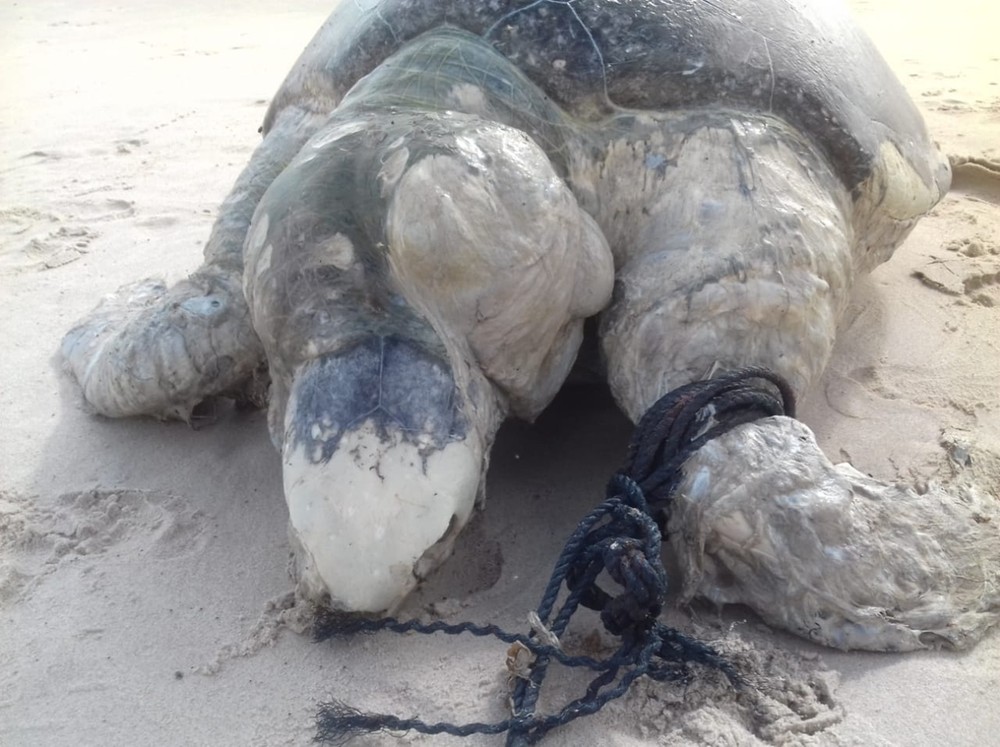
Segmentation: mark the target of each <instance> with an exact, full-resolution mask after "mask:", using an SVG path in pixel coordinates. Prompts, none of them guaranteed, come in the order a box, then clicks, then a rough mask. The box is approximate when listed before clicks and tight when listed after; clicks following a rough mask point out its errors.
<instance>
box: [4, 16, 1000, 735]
mask: <svg viewBox="0 0 1000 747" xmlns="http://www.w3.org/2000/svg"><path fill="white" fill-rule="evenodd" d="M329 5H330V3H329V2H318V1H317V0H310V1H308V2H300V3H297V6H298V7H299V9H298V10H296V11H294V12H291V11H280V10H276V8H275V6H274V4H271V3H265V2H262V1H261V0H235V1H234V2H230V3H225V4H218V6H217V9H212V8H208V7H207V6H206V4H205V3H202V2H192V1H191V0H175V2H172V3H163V4H154V3H134V4H131V5H127V6H125V7H121V6H119V5H118V4H114V3H105V2H90V3H64V2H57V1H56V0H36V1H35V2H30V3H26V2H21V3H14V2H3V3H0V28H2V30H3V34H2V37H0V69H2V70H3V73H2V77H0V86H2V89H0V92H2V95H0V190H2V191H0V302H2V304H3V307H2V310H3V313H2V315H0V341H2V343H3V353H2V355H0V424H2V426H3V427H2V428H0V744H4V745H29V744H30V745H38V744H44V745H138V744H148V743H153V742H156V743H160V744H213V745H215V744H219V745H228V744H232V745H247V744H261V745H277V744H305V743H308V741H309V740H310V739H311V737H312V733H313V731H312V714H313V711H314V705H315V703H316V701H317V700H319V699H322V698H327V697H331V696H333V697H339V698H342V699H345V700H347V701H349V702H351V703H352V704H355V705H358V706H361V707H363V708H365V709H368V710H388V711H392V712H395V713H398V714H400V715H404V716H408V715H411V714H420V715H422V716H424V717H426V718H432V719H433V718H440V717H444V718H448V717H452V718H455V719H457V720H468V719H482V720H494V719H499V718H502V717H503V714H504V698H505V696H504V691H503V684H504V683H503V679H504V678H503V675H502V674H501V669H502V667H503V659H504V653H505V651H504V647H503V646H499V645H497V644H493V643H487V642H482V641H478V640H473V641H456V640H453V639H442V638H427V639H423V638H405V639H403V638H396V637H392V636H383V637H378V638H369V639H359V640H353V641H348V642H346V643H338V644H324V645H320V646H317V645H313V644H312V643H310V641H309V640H308V638H307V637H305V636H302V635H298V634H296V633H295V632H292V631H291V630H289V629H287V628H283V627H282V626H281V625H280V624H279V623H280V620H282V619H289V621H290V622H291V623H292V627H295V622H296V621H295V614H294V610H293V611H291V612H284V613H283V612H282V607H283V605H284V600H285V598H286V596H287V594H288V592H289V591H290V590H291V588H292V585H291V582H290V580H289V578H288V576H287V574H286V570H285V565H286V559H287V553H288V546H287V542H286V538H285V523H286V512H285V508H284V504H283V501H282V499H281V480H280V470H279V461H278V456H277V454H276V453H275V452H274V450H273V449H272V447H271V445H270V443H269V442H268V439H267V435H266V433H265V427H264V415H263V414H262V413H253V414H239V413H234V412H231V411H222V412H220V413H218V419H217V422H215V423H214V424H212V425H210V426H208V427H204V428H202V429H201V430H197V431H194V430H191V429H190V428H188V427H186V426H184V425H181V424H176V423H175V424H160V423H155V422H149V421H122V422H109V421H106V420H102V419H98V418H95V417H92V416H90V415H88V414H86V413H85V412H84V411H83V410H82V408H81V406H80V400H79V397H78V395H77V393H76V392H75V391H74V389H73V387H72V386H71V385H70V384H69V383H68V382H66V381H65V380H63V379H61V378H60V377H59V375H58V372H57V371H56V370H55V368H54V367H53V366H52V356H53V353H54V352H55V350H56V348H57V346H58V343H59V340H60V338H61V336H62V334H63V332H64V331H65V330H66V329H68V327H69V326H70V325H71V323H72V322H74V321H75V320H76V319H77V318H79V317H80V316H81V315H83V314H85V313H86V312H88V311H89V310H90V309H91V308H92V307H93V306H94V304H95V302H96V301H97V299H98V297H99V296H100V295H101V294H104V293H108V292H111V291H113V290H114V289H115V288H116V287H118V286H119V285H121V284H122V283H124V282H127V281H130V280H133V279H137V278H140V277H143V276H146V275H165V276H166V277H167V278H168V279H169V280H176V279H178V278H180V277H183V275H184V274H185V273H187V272H189V271H190V270H192V269H193V268H194V267H196V266H197V264H198V262H199V258H200V252H201V245H202V243H203V242H204V240H205V238H206V237H207V234H208V230H209V227H210V225H211V221H212V218H213V215H214V211H215V209H216V206H217V205H218V203H219V202H220V201H221V199H222V198H223V196H224V195H225V194H226V192H227V190H228V188H229V186H230V184H231V182H232V180H233V179H234V178H235V176H236V173H237V172H238V170H239V169H240V168H241V167H242V165H243V164H244V163H245V162H246V159H247V158H248V156H249V154H250V152H251V150H252V148H253V147H254V145H255V144H256V142H257V135H256V128H257V126H258V124H259V122H260V119H261V117H262V115H263V111H264V106H265V102H266V100H267V98H268V97H269V96H270V95H271V94H272V93H273V92H274V91H275V89H276V87H277V86H278V84H279V83H280V81H281V80H282V78H283V77H284V75H285V72H286V70H287V69H288V67H289V66H290V64H291V63H292V61H293V60H294V59H295V57H296V56H297V54H298V52H299V51H300V50H301V48H302V46H303V45H304V44H305V42H306V41H307V40H308V39H309V37H310V36H311V35H312V33H313V31H314V30H315V28H316V27H317V26H318V24H319V23H320V22H321V21H322V19H323V18H324V17H325V16H326V14H327V12H328V10H329ZM853 5H854V6H855V7H856V9H857V11H858V12H859V14H860V17H861V19H862V22H863V23H864V24H865V25H866V27H867V28H869V29H870V31H871V33H872V34H873V35H874V37H875V39H876V41H877V42H878V43H879V44H880V45H881V47H882V48H883V50H884V53H885V54H886V56H887V57H888V59H889V60H890V62H891V63H892V64H893V65H894V66H895V68H896V70H897V71H898V74H899V75H900V77H901V79H902V80H903V81H904V82H905V83H906V85H907V86H908V88H909V90H910V91H911V93H912V94H913V96H914V98H915V99H916V100H917V101H918V102H919V103H920V104H921V106H922V108H923V109H924V111H925V112H926V114H927V119H928V122H929V125H930V126H931V128H932V130H933V132H934V134H935V136H936V137H937V138H938V139H939V140H940V142H941V144H942V147H943V148H944V149H945V151H946V152H948V153H950V154H954V155H956V156H960V157H971V158H973V159H980V161H981V162H982V163H984V164H986V167H983V166H981V165H970V166H965V167H961V168H960V169H959V170H958V172H957V176H956V182H955V184H956V189H955V191H954V192H953V193H952V194H951V195H950V196H949V197H948V198H947V199H946V200H945V201H944V202H943V203H942V204H941V205H940V206H939V207H938V208H936V209H935V211H934V212H933V214H932V215H931V216H930V217H928V218H927V219H926V220H925V221H924V222H923V223H922V224H921V225H920V226H919V227H918V228H917V230H916V231H915V232H914V233H913V235H912V237H911V238H910V239H909V241H908V242H907V243H906V245H905V246H904V247H903V248H902V249H901V250H900V251H899V252H898V254H897V255H896V257H895V258H894V259H893V260H892V261H891V262H890V263H889V264H888V265H887V266H884V267H882V268H881V269H879V270H878V271H877V272H876V273H875V275H874V276H873V277H872V278H871V279H870V280H867V281H865V282H863V283H862V284H861V285H860V287H859V288H858V290H857V294H856V301H855V304H854V306H853V307H852V308H851V310H850V312H849V314H848V316H847V319H846V320H845V323H844V327H843V333H842V338H841V342H840V344H839V347H838V351H837V353H836V356H835V359H834V361H833V363H832V364H831V366H830V370H829V372H828V375H827V376H826V377H825V379H824V381H823V382H822V384H821V386H820V387H818V389H817V391H815V392H814V393H813V394H812V395H811V397H810V398H809V400H808V401H807V402H806V403H805V404H804V407H803V411H802V413H801V414H802V417H803V419H804V420H805V421H806V422H807V423H809V424H810V425H811V426H812V427H813V428H814V429H815V430H816V432H817V435H818V437H819V439H820V443H821V445H822V446H823V447H824V449H825V450H826V451H827V453H828V454H829V455H830V456H831V457H832V458H834V459H835V460H836V459H847V458H849V459H850V460H851V461H852V462H853V463H854V464H855V465H856V466H857V467H858V468H860V469H862V470H865V471H869V472H871V473H873V474H876V475H880V476H882V477H885V478H899V479H903V480H914V479H928V478H935V479H947V478H948V477H949V476H950V474H951V472H952V470H953V469H955V467H954V466H953V463H951V462H949V459H948V455H947V452H948V450H949V449H952V450H953V449H954V444H955V443H958V444H959V445H960V448H962V449H966V450H971V454H972V464H971V467H970V469H974V470H976V471H977V476H978V479H979V480H980V482H981V484H982V485H984V486H985V487H986V488H987V489H989V490H992V491H993V492H994V494H996V493H997V492H998V491H997V488H998V486H1000V385H998V383H997V379H998V371H1000V346H998V340H1000V255H998V252H1000V211H998V207H997V206H998V203H1000V173H998V172H997V171H996V169H997V168H998V167H997V166H996V164H997V163H998V162H1000V46H998V44H997V42H996V29H997V28H1000V11H996V10H988V8H991V7H992V6H991V4H988V3H982V2H976V1H975V0H954V1H953V2H950V3H948V4H947V5H944V6H942V5H941V4H940V3H932V2H929V0H917V1H916V2H914V1H913V0H910V1H908V2H904V1H903V0H878V1H873V2H862V1H860V0H857V1H856V2H854V3H853ZM223 8H224V9H223ZM989 16H992V18H991V17H989ZM990 162H992V163H993V164H994V166H993V167H992V168H993V169H994V171H992V172H991V171H990V168H989V163H990ZM914 272H919V273H922V274H923V275H922V278H923V279H920V278H917V277H915V276H914V274H913V273H914ZM583 405H584V403H583V402H582V401H581V400H579V399H578V400H576V401H574V400H573V398H572V397H570V398H568V399H563V400H561V401H560V402H558V403H557V404H556V406H555V407H554V410H553V412H552V413H551V414H550V415H547V416H545V417H543V419H542V421H541V422H540V423H539V424H537V425H536V426H535V427H534V428H528V427H525V426H514V427H510V428H508V429H506V430H505V432H504V434H503V435H502V437H501V440H500V442H499V443H498V445H497V447H496V451H495V456H494V459H493V466H492V468H491V473H490V484H489V493H490V503H489V508H488V510H487V512H486V513H485V515H484V516H483V517H482V518H481V519H480V520H478V521H477V522H475V523H474V525H473V526H472V527H470V529H469V530H468V531H467V533H466V535H465V537H464V538H463V539H462V541H461V542H460V543H459V548H458V550H457V554H456V557H455V559H454V560H453V561H452V562H450V563H449V564H448V565H447V566H446V567H445V568H444V569H443V570H442V572H441V573H440V574H439V575H438V576H437V577H436V578H435V579H434V580H433V581H432V582H431V583H430V584H429V586H428V588H427V589H425V590H424V591H423V592H422V593H421V594H420V595H418V596H417V598H415V599H414V600H413V601H412V603H411V604H410V605H409V607H408V609H407V610H406V611H407V612H409V613H410V614H417V615H419V614H425V610H426V609H427V608H428V607H429V606H431V605H433V610H432V611H433V612H434V614H436V615H438V616H444V617H446V618H448V619H452V620H458V619H470V620H477V621H490V622H497V623H500V624H504V625H507V626H511V627H522V626H523V620H524V615H525V613H526V611H527V610H528V609H530V608H532V607H533V606H534V605H535V603H536V598H537V596H538V594H539V591H540V589H541V587H542V584H543V580H544V579H543V577H545V576H547V574H548V569H549V567H550V565H551V562H552V560H553V558H554V555H555V553H556V552H557V551H558V548H559V546H560V544H561V538H562V537H564V536H565V534H566V533H567V532H568V531H569V529H570V528H571V526H572V525H573V524H574V523H575V521H576V520H577V518H578V517H579V516H580V515H581V514H582V513H583V512H584V511H585V510H586V509H587V507H589V505H590V504H592V503H593V502H594V501H596V500H597V499H598V498H599V497H600V491H601V488H602V485H603V483H604V481H605V479H606V477H607V476H608V475H609V474H610V473H611V472H612V471H613V469H614V468H615V467H616V466H617V464H618V461H619V459H620V457H621V455H622V450H623V448H624V443H625V441H626V439H627V435H628V426H627V424H626V423H625V422H624V420H623V419H622V418H621V417H620V416H619V415H617V414H616V413H615V412H614V410H613V408H612V407H611V406H610V405H609V404H608V403H606V402H605V403H601V404H598V405H597V406H594V405H593V404H592V403H590V402H587V403H586V405H587V406H586V407H584V406H583ZM945 433H946V436H943V435H942V434H945ZM958 453H959V455H961V453H962V452H961V451H959V452H958ZM701 615H702V616H701V618H700V620H699V624H700V625H702V626H703V627H704V632H705V634H706V635H709V636H712V637H716V636H720V635H722V634H723V633H725V632H726V631H727V630H729V628H728V627H724V626H723V621H722V620H720V618H719V617H718V616H716V615H714V614H710V613H704V612H703V613H701ZM747 617H749V616H747V615H744V614H742V613H740V612H739V611H737V612H734V613H729V614H727V615H726V617H725V618H724V620H725V625H728V624H729V623H730V622H731V623H733V626H732V632H730V633H729V637H728V639H727V640H726V641H724V642H723V644H722V645H723V646H725V647H727V648H728V649H729V650H730V651H731V652H734V655H735V656H736V657H737V659H739V660H741V661H746V662H750V661H751V660H752V661H755V662H756V664H757V668H758V669H759V670H760V671H761V672H762V674H761V678H762V679H761V682H760V692H761V694H759V695H745V696H741V697H740V698H736V697H735V696H734V695H733V694H732V693H731V692H729V691H727V690H726V688H724V687H722V686H720V685H718V684H717V683H714V681H711V680H706V681H705V682H703V683H701V684H698V685H696V686H693V687H691V688H689V689H688V690H686V691H685V690H681V689H678V688H672V687H670V686H668V685H649V684H645V685H641V686H640V687H638V688H637V689H636V691H635V692H634V693H632V694H630V695H629V696H628V697H627V698H626V699H625V700H623V701H622V702H619V703H617V704H615V705H613V706H611V707H609V708H608V709H607V710H606V711H605V712H602V713H601V714H599V715H598V716H596V717H593V718H590V719H586V720H584V721H580V722H577V723H576V724H575V725H573V726H572V727H570V728H567V729H564V730H561V731H559V732H557V733H555V734H554V735H553V736H552V738H551V741H550V742H549V743H551V744H554V745H580V744H585V745H591V744H596V745H639V744H667V743H670V744H677V743H679V741H686V742H689V743H693V744H701V743H703V744H724V745H744V744H753V743H755V742H756V740H765V741H766V740H770V741H776V742H779V743H782V744H824V745H825V744H858V745H871V744H893V745H943V744H947V745H986V744H996V743H997V742H996V740H997V735H998V734H1000V709H998V708H997V707H996V702H997V701H996V697H997V696H996V693H997V692H998V689H1000V635H997V634H993V635H992V636H990V637H988V638H987V639H986V640H985V641H984V642H983V643H981V644H980V645H979V646H978V647H977V648H976V649H975V650H973V651H972V652H971V653H968V654H964V655H955V654H949V653H927V654H908V655H900V656H893V655H862V654H842V653H835V652H829V651H824V650H820V649H818V648H814V647H811V646H809V645H808V644H805V643H802V642H799V641H797V640H793V639H791V638H789V637H786V636H781V635H776V634H773V633H770V632H768V631H766V630H763V629H762V628H761V626H760V625H759V623H757V622H756V621H755V620H754V619H753V618H752V617H749V619H746V618H747ZM744 620H745V622H744ZM682 622H684V624H685V625H690V624H691V623H690V621H686V620H682ZM593 624H594V620H593V619H592V618H591V619H587V620H582V621H580V623H579V624H578V625H577V626H576V627H575V629H576V630H578V631H579V634H580V635H584V634H586V632H587V631H588V629H589V627H590V626H591V625H593ZM838 682H839V684H838ZM565 686H566V682H565V681H561V684H559V685H557V687H556V692H557V694H562V695H565V694H566V692H567V690H566V687H565ZM823 727H826V728H823ZM799 732H802V733H801V734H799ZM808 732H815V733H813V734H812V735H811V736H809V735H808ZM443 741H444V740H442V739H433V738H431V739H420V738H417V737H412V736H408V737H404V738H402V739H398V738H395V737H387V736H381V737H373V738H371V739H369V740H367V743H368V744H383V743H385V744H398V743H400V742H402V743H411V742H413V743H420V744H438V743H442V742H443ZM500 741H502V740H500ZM500 741H498V740H496V739H493V740H478V741H476V740H471V743H473V744H498V743H500Z"/></svg>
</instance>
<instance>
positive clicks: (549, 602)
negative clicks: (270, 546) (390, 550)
mask: <svg viewBox="0 0 1000 747" xmlns="http://www.w3.org/2000/svg"><path fill="white" fill-rule="evenodd" d="M751 382H754V383H751ZM794 411H795V400H794V397H793V395H792V391H791V388H790V387H789V386H788V384H787V383H786V382H785V381H784V380H783V379H781V378H780V377H779V376H777V375H776V374H774V373H772V372H770V371H767V370H766V369H761V368H746V369H742V370H739V371H735V372H733V373H731V374H728V375H725V376H721V377H719V378H717V379H710V380H708V381H699V382H695V383H693V384H688V385H687V386H684V387H680V388H679V389H675V390H674V391H672V392H670V393H668V394H667V395H665V396H664V397H662V398H661V399H660V400H658V401H657V402H656V403H655V404H654V405H653V406H652V407H651V408H650V409H649V410H648V411H647V412H646V414H645V415H644V416H643V417H642V419H641V420H640V421H639V424H638V425H637V426H636V430H635V433H634V435H633V438H632V441H631V443H630V445H629V449H628V455H627V457H626V460H625V465H624V466H623V468H622V469H621V470H619V471H618V472H617V473H616V474H615V475H614V476H613V477H612V478H611V480H610V481H609V482H608V486H607V490H606V493H605V499H604V501H603V502H602V503H601V504H600V505H599V506H597V507H596V508H595V509H594V510H593V511H591V512H590V513H589V514H587V516H586V517H584V519H583V520H582V521H581V522H580V523H579V524H578V525H577V527H576V529H575V530H574V531H573V533H572V534H571V535H570V537H569V539H568V540H567V542H566V545H565V546H564V547H563V550H562V552H561V553H560V555H559V558H558V560H557V561H556V564H555V567H554V568H553V570H552V575H551V577H550V579H549V582H548V584H547V585H546V587H545V591H544V592H543V593H542V598H541V601H540V603H539V605H538V608H537V615H538V618H539V620H540V621H541V622H542V624H543V625H544V626H545V627H546V628H547V630H549V631H550V632H551V633H552V634H553V635H554V636H555V637H556V638H557V639H558V638H560V637H561V636H562V634H563V633H564V632H565V630H566V627H567V626H568V625H569V621H570V619H571V618H572V617H573V615H574V614H575V612H576V611H577V609H579V607H580V606H581V605H583V606H584V607H588V608H590V609H594V610H597V611H599V612H600V617H601V623H602V624H603V625H604V627H605V629H606V630H607V631H608V632H609V633H611V634H612V635H613V636H615V637H616V638H618V639H619V641H620V643H619V646H618V649H617V650H616V651H615V652H614V654H612V655H611V656H610V657H608V658H607V659H603V660H598V659H593V658H590V657H586V656H569V655H567V654H566V653H565V652H563V651H562V650H561V649H559V648H558V647H556V646H552V645H548V644H546V643H545V642H543V641H541V640H539V639H538V637H537V635H536V634H535V633H532V634H530V635H522V634H518V633H509V632H507V631H505V630H503V629H501V628H498V627H496V626H494V625H475V624H473V623H469V622H464V623H457V624H448V623H444V622H433V623H420V622H418V621H416V620H408V621H400V620H396V619H394V618H382V619H377V620H370V619H364V618H358V617H356V616H348V615H344V614H338V613H336V612H332V611H323V612H321V613H320V614H319V615H318V616H317V619H316V622H315V624H314V627H313V635H314V638H316V640H326V639H328V638H331V637H340V636H349V635H354V634H357V633H374V632H378V631H383V630H389V631H394V632H397V633H408V632H415V633H422V634H428V635H430V634H434V633H444V634H446V635H460V634H463V633H468V634H470V635H474V636H486V637H493V638H496V639H498V640H500V641H504V642H505V643H519V644H521V645H522V646H524V647H525V648H527V649H528V650H529V651H530V652H531V653H532V655H534V657H535V658H534V661H533V662H532V664H531V665H530V669H529V671H528V674H527V675H526V676H525V677H523V678H520V677H519V678H518V679H517V680H516V684H515V686H514V688H513V693H512V696H511V703H512V706H513V713H512V715H511V717H510V718H507V719H504V720H502V721H497V722H493V723H480V722H474V723H467V724H453V723H450V722H427V721H424V720H422V719H418V718H409V719H404V718H399V717H397V716H392V715H388V714H374V713H363V712H361V711H359V710H357V709H354V708H352V707H350V706H347V705H345V704H344V703H341V702H339V701H330V702H327V703H323V704H321V705H320V709H319V712H318V714H317V718H316V724H317V734H316V741H317V742H322V743H325V744H334V745H342V744H346V743H347V742H349V741H350V740H351V739H353V738H354V737H357V736H361V735H363V734H366V733H371V732H376V731H383V730H386V731H404V730H413V731H417V732H420V733H423V734H448V735H451V736H455V737H467V736H471V735H473V734H502V733H506V734H507V742H506V744H507V747H523V746H524V745H530V744H535V743H537V742H538V741H539V740H541V739H542V738H543V737H544V736H545V735H546V734H547V733H548V732H549V731H551V730H552V729H555V728H557V727H559V726H562V725H565V724H567V723H569V722H570V721H573V720H575V719H577V718H580V717H582V716H588V715H590V714H593V713H596V712H597V711H599V710H601V708H603V707H604V706H605V705H606V704H607V703H609V702H610V701H612V700H614V699H616V698H619V697H621V696H622V695H624V694H625V692H627V691H628V689H629V687H631V685H632V683H633V682H635V680H637V679H638V678H639V677H643V676H645V677H650V678H652V679H654V680H657V681H666V682H681V683H685V682H689V681H690V680H691V679H692V677H693V674H692V671H691V668H690V665H692V664H695V665H700V666H703V667H706V668H709V669H714V670H717V671H719V672H721V673H722V674H724V675H725V676H726V677H727V678H728V679H729V681H730V683H731V684H732V685H733V686H734V687H741V686H742V685H743V679H742V678H741V677H740V675H739V673H737V672H736V670H735V669H734V668H733V666H732V665H731V664H730V663H729V662H727V661H726V660H725V658H724V657H723V656H721V655H720V654H719V653H718V652H717V651H715V649H713V648H712V647H711V646H709V645H707V644H705V643H702V642H700V641H697V640H695V639H693V638H690V637H688V636H686V635H685V634H683V633H681V632H679V631H677V630H674V629H673V628H670V627H667V626H666V625H664V624H663V623H661V622H659V621H658V619H657V618H658V617H659V615H660V612H661V611H662V609H663V605H664V602H665V600H666V595H667V574H666V572H665V571H664V569H663V563H662V561H661V558H660V546H661V543H662V535H661V529H662V527H664V526H665V525H666V522H667V520H668V519H669V504H670V496H671V494H672V492H673V490H674V489H675V488H676V486H677V484H678V482H679V481H680V479H681V477H682V474H681V467H682V466H683V464H684V461H685V460H686V459H687V458H688V457H689V456H690V455H691V454H693V453H694V452H695V451H697V449H698V448H700V447H701V446H702V445H704V444H705V443H707V442H708V441H710V440H711V439H713V438H716V437H718V436H719V435H721V434H722V433H724V432H725V431H727V430H730V429H731V428H734V427H736V426H737V425H741V424H743V423H748V422H751V421H753V420H757V419H759V418H763V417H769V416H772V415H781V414H784V415H788V416H789V417H792V416H794ZM602 572H606V573H607V575H608V577H610V578H611V580H612V581H614V582H615V583H616V584H617V585H618V587H620V588H619V590H618V591H617V593H615V594H612V593H610V592H608V591H606V590H605V589H602V588H601V587H600V586H598V584H597V578H598V576H599V575H600V574H601V573H602ZM560 597H562V598H563V599H562V602H561V604H558V606H557V602H558V600H559V599H560ZM552 661H556V662H558V663H559V664H562V665H563V666H565V667H569V668H575V669H583V670H589V671H590V672H592V673H594V674H595V676H594V677H593V679H592V680H591V681H590V683H589V684H588V686H587V689H586V691H585V692H584V694H583V695H581V696H580V697H578V698H576V699H574V700H572V701H571V702H569V703H567V704H566V705H564V706H563V707H562V708H561V709H559V711H557V712H556V713H553V714H549V715H543V716H540V715H537V714H536V713H535V708H536V705H537V703H538V697H539V695H540V693H541V689H542V684H543V681H544V679H545V676H546V673H547V672H548V668H549V666H550V664H551V663H552Z"/></svg>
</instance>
